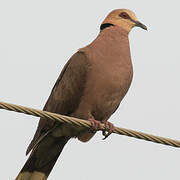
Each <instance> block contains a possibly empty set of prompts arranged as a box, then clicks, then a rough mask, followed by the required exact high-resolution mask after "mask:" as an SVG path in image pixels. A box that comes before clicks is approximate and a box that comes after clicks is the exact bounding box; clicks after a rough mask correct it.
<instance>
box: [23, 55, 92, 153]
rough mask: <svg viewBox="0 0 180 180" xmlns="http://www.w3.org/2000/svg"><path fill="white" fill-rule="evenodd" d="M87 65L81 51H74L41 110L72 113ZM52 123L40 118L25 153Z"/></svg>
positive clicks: (82, 85) (80, 90)
mask: <svg viewBox="0 0 180 180" xmlns="http://www.w3.org/2000/svg"><path fill="white" fill-rule="evenodd" d="M88 67H89V64H88V59H87V57H86V55H85V54H84V53H83V52H77V53H75V54H74V55H73V56H72V57H71V58H70V60H69V61H68V62H67V63H66V65H65V66H64V68H63V70H62V72H61V74H60V76H59V78H58V79H57V81H56V83H55V85H54V87H53V89H52V91H51V94H50V96H49V98H48V100H47V102H46V104H45V106H44V108H43V110H46V111H49V112H54V113H59V114H63V115H69V114H71V113H73V112H74V111H75V110H76V108H77V107H78V105H79V103H80V99H81V96H82V94H83V89H84V86H85V82H86V78H87V71H88ZM54 125H55V122H53V121H51V120H48V119H42V118H41V119H40V121H39V124H38V128H37V130H36V133H35V135H34V138H33V140H32V141H31V143H30V145H29V146H28V149H27V152H26V154H28V153H29V152H30V151H31V149H32V148H33V147H34V145H35V144H36V143H37V142H38V140H39V139H40V138H41V137H42V136H43V135H44V134H46V133H47V132H48V131H49V130H50V129H52V128H53V127H54Z"/></svg>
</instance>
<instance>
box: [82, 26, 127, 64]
mask: <svg viewBox="0 0 180 180" xmlns="http://www.w3.org/2000/svg"><path fill="white" fill-rule="evenodd" d="M83 50H84V51H86V52H87V53H88V54H90V57H91V58H93V56H94V55H96V56H98V57H99V58H100V57H102V59H104V60H106V59H107V60H108V59H109V58H110V57H113V58H111V61H118V60H119V57H122V58H121V59H129V60H130V49H129V39H128V32H126V31H124V30H123V29H121V28H120V27H117V26H111V27H108V28H105V29H104V30H102V31H101V32H100V33H99V35H98V36H97V38H96V39H95V40H94V41H93V42H92V43H91V44H89V45H88V46H86V47H85V48H83ZM108 61H109V60H108Z"/></svg>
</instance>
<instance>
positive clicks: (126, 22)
mask: <svg viewBox="0 0 180 180" xmlns="http://www.w3.org/2000/svg"><path fill="white" fill-rule="evenodd" d="M109 26H119V27H121V28H122V29H124V30H125V31H127V32H128V33H129V32H130V31H131V29H132V28H133V27H135V26H137V27H141V28H142V29H145V30H147V27H146V26H145V25H144V24H142V23H141V22H139V21H138V20H137V18H136V15H135V14H134V13H133V12H132V11H130V10H128V9H116V10H114V11H112V12H110V13H109V14H108V16H107V17H106V18H105V20H104V21H103V23H102V24H101V27H100V28H101V30H103V29H104V28H106V27H109Z"/></svg>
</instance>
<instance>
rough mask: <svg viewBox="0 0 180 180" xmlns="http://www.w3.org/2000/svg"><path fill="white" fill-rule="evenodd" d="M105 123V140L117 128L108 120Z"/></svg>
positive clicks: (103, 132)
mask: <svg viewBox="0 0 180 180" xmlns="http://www.w3.org/2000/svg"><path fill="white" fill-rule="evenodd" d="M103 123H104V125H105V129H104V130H103V131H102V134H103V136H104V138H103V140H105V139H106V138H107V137H108V136H109V135H111V134H112V132H113V130H114V129H115V127H114V125H113V124H112V123H110V122H108V121H106V122H103Z"/></svg>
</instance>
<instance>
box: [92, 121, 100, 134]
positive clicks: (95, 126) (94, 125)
mask: <svg viewBox="0 0 180 180" xmlns="http://www.w3.org/2000/svg"><path fill="white" fill-rule="evenodd" d="M89 121H90V123H91V130H92V132H93V133H95V132H96V131H98V130H100V128H101V123H100V122H99V121H97V120H95V119H89Z"/></svg>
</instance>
